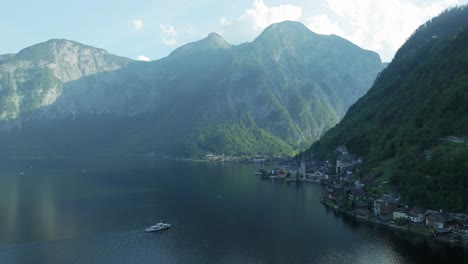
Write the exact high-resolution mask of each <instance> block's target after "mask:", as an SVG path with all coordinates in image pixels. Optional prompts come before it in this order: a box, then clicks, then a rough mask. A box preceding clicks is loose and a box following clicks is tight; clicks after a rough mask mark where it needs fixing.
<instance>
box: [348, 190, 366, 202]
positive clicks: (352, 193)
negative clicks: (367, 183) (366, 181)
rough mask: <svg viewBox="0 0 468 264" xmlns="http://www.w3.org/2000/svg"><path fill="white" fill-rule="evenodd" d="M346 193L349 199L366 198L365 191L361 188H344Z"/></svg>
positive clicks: (360, 199) (361, 199)
mask: <svg viewBox="0 0 468 264" xmlns="http://www.w3.org/2000/svg"><path fill="white" fill-rule="evenodd" d="M346 193H347V195H348V199H349V200H350V201H364V200H366V199H367V197H366V192H364V189H362V188H346Z"/></svg>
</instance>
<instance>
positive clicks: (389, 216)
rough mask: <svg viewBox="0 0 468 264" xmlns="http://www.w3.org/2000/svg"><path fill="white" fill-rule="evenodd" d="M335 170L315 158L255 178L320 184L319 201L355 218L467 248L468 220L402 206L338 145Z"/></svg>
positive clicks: (391, 190)
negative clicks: (322, 189) (322, 190)
mask: <svg viewBox="0 0 468 264" xmlns="http://www.w3.org/2000/svg"><path fill="white" fill-rule="evenodd" d="M336 151H337V154H338V156H337V158H336V162H335V163H334V166H332V162H331V161H329V160H325V161H321V160H319V159H316V158H315V157H314V156H313V155H311V156H310V157H309V158H307V159H306V158H302V160H301V163H300V166H293V165H291V164H286V165H283V166H281V167H279V168H275V169H271V170H270V169H269V170H265V169H261V170H259V171H258V172H257V173H256V175H258V176H260V177H261V178H262V179H271V180H274V181H285V182H296V183H308V182H310V183H317V184H320V185H322V186H323V188H324V195H323V197H321V199H320V202H321V203H322V204H324V205H325V206H327V207H330V208H333V209H335V210H337V211H339V212H341V213H343V214H347V215H351V216H353V217H355V218H356V219H359V220H363V221H366V222H371V223H374V224H378V225H385V226H389V227H391V228H395V229H399V230H405V231H409V232H414V233H417V234H420V235H423V236H426V237H431V238H435V239H436V240H439V241H444V242H448V243H452V244H454V245H464V246H465V247H468V215H466V214H462V213H451V212H444V211H443V210H442V209H437V210H433V209H429V208H420V207H414V206H411V205H408V204H405V203H403V201H402V200H401V196H400V194H399V193H398V190H397V189H395V188H391V187H390V186H389V182H388V181H381V180H380V179H376V177H375V176H374V175H372V174H364V175H361V173H359V172H360V168H361V164H362V158H361V157H358V156H356V155H353V154H350V153H349V152H348V150H347V149H346V147H344V146H338V147H337V149H336Z"/></svg>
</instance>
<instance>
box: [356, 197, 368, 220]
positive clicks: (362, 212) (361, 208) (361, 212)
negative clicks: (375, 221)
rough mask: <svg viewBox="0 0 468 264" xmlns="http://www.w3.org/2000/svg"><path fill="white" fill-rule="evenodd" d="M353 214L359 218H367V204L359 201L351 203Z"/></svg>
mask: <svg viewBox="0 0 468 264" xmlns="http://www.w3.org/2000/svg"><path fill="white" fill-rule="evenodd" d="M353 207H354V213H355V214H356V215H358V216H361V217H366V218H367V217H369V215H370V210H369V203H368V202H365V201H359V202H355V203H353Z"/></svg>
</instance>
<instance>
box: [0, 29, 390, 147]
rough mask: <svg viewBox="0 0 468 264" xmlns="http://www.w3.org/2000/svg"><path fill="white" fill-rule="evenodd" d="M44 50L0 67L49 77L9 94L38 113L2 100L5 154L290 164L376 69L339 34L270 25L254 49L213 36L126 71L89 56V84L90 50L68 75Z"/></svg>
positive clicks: (108, 59) (105, 57)
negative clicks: (262, 158) (286, 158)
mask: <svg viewBox="0 0 468 264" xmlns="http://www.w3.org/2000/svg"><path fill="white" fill-rule="evenodd" d="M48 43H49V44H48ZM50 43H55V41H49V42H47V43H45V44H41V45H39V47H40V48H38V47H32V48H28V49H26V50H29V49H32V50H40V52H25V51H22V52H20V53H19V54H17V55H16V56H15V57H14V58H11V59H10V60H7V61H5V62H2V63H0V67H5V69H7V68H11V67H13V66H4V65H15V67H17V68H24V67H26V66H27V65H29V64H33V65H38V66H37V67H36V68H38V69H44V68H45V69H54V71H51V70H48V71H47V72H48V75H46V74H42V75H38V74H32V75H28V77H27V78H31V77H30V76H36V77H37V79H35V82H36V83H34V84H31V85H30V86H28V88H27V89H22V90H21V89H16V90H20V92H21V91H23V90H25V91H30V93H31V94H34V95H36V96H35V97H34V98H35V100H38V101H39V102H38V103H36V102H35V101H31V100H30V101H28V103H25V102H24V100H23V101H22V102H23V103H21V104H20V103H17V101H18V100H17V99H15V98H27V96H18V97H15V93H13V92H8V93H6V95H3V96H2V97H1V98H2V100H4V102H5V103H8V104H10V105H12V107H11V108H8V109H9V110H8V111H6V110H3V112H1V116H0V117H1V118H2V119H3V120H10V121H9V122H7V124H8V125H7V126H8V127H10V128H11V129H13V130H14V131H16V132H15V134H14V137H16V140H10V143H9V146H10V147H9V148H10V149H28V150H31V149H34V151H38V152H44V153H65V152H69V153H76V152H83V153H84V152H87V151H91V152H93V153H98V152H102V153H157V154H164V155H171V156H194V155H204V153H208V152H214V153H220V154H221V153H224V154H227V155H248V156H252V155H290V154H292V153H293V152H294V151H295V150H297V149H299V148H301V147H304V146H307V145H309V144H311V143H312V142H313V141H315V140H316V139H318V138H319V137H320V136H321V135H322V134H323V133H324V132H325V131H327V130H328V129H329V128H331V127H332V126H334V125H335V124H336V123H337V122H338V121H339V120H340V119H341V118H342V117H343V115H344V114H345V113H346V111H347V109H348V107H349V106H350V105H351V104H352V103H354V102H355V101H356V100H357V99H358V98H359V97H361V96H362V95H364V94H365V93H366V92H367V90H368V89H369V87H370V86H371V84H372V83H373V81H374V79H375V76H376V75H377V74H378V73H379V72H380V71H381V69H382V63H381V61H380V58H379V56H378V55H377V54H376V53H374V52H371V51H367V50H363V49H361V48H359V47H358V46H356V45H354V44H352V43H351V42H349V41H347V40H345V39H342V38H340V37H337V36H333V35H332V36H324V35H318V34H315V33H313V32H311V31H310V30H309V29H307V28H306V27H305V26H304V25H302V24H300V23H298V22H283V23H279V24H274V25H271V26H270V27H268V28H267V29H265V31H264V32H263V33H262V34H261V35H260V36H259V37H258V38H257V39H255V40H254V41H253V42H251V43H245V44H241V45H238V46H234V45H231V44H229V43H227V42H226V41H225V40H224V39H223V38H222V37H221V36H219V35H218V34H216V33H212V34H210V35H209V36H208V37H207V38H205V39H202V40H200V41H197V42H194V43H190V44H187V45H185V46H182V47H180V48H178V49H176V50H175V51H174V52H172V53H171V54H170V55H169V56H168V57H166V58H163V59H161V60H158V61H153V62H132V63H129V60H126V59H122V58H120V57H114V56H112V55H109V54H107V53H105V51H102V50H98V51H100V52H101V53H99V54H102V55H101V56H102V60H99V61H101V63H100V64H98V65H99V67H95V69H94V68H93V69H94V70H93V71H92V72H93V74H87V73H88V72H91V71H85V72H83V71H80V70H78V69H77V65H81V64H79V63H78V62H80V61H82V60H83V59H82V56H86V54H94V53H91V51H90V50H89V51H88V53H83V52H72V53H71V54H73V58H74V59H73V60H72V61H73V62H74V63H73V64H72V65H69V61H70V60H64V61H61V60H60V58H61V57H60V56H56V55H54V54H56V52H55V51H56V50H57V48H49V47H50V45H52V44H50ZM67 43H73V42H67ZM53 45H55V46H56V45H58V44H53ZM69 45H71V44H69ZM71 46H73V47H75V46H76V47H81V46H80V45H77V44H75V43H73V45H71ZM75 49H76V48H75ZM65 50H68V49H65ZM61 52H64V51H63V50H61ZM17 57H24V58H29V59H30V60H31V62H29V61H28V63H24V62H21V61H20V60H19V59H18V58H17ZM51 57H52V58H53V59H52V58H51ZM91 57H93V56H92V55H88V58H91ZM41 61H47V62H49V61H53V62H54V63H55V64H56V65H57V66H55V67H51V66H45V65H48V64H45V63H42V64H41V63H40V62H41ZM63 63H65V64H63ZM127 64H128V65H127ZM85 65H89V64H85ZM69 68H73V69H74V71H73V73H74V74H71V76H73V77H70V78H67V77H68V72H65V73H64V72H63V71H64V70H63V69H69ZM0 69H1V68H0ZM2 72H5V70H2ZM9 72H10V75H6V74H5V73H2V75H0V80H3V82H2V83H6V85H3V86H2V87H4V88H3V90H6V89H11V90H14V89H12V88H11V87H15V86H14V85H10V84H9V82H8V81H9V80H12V81H14V82H16V83H17V84H16V86H18V83H22V78H21V76H12V73H11V72H14V71H12V70H10V71H9ZM52 73H53V74H52ZM79 73H81V75H80V74H79ZM6 76H9V77H6ZM24 83H28V82H24ZM29 83H31V82H29ZM51 87H56V88H51ZM50 89H52V90H53V91H54V93H52V94H53V96H51V95H48V94H50V93H51V92H48V91H49V90H50ZM26 95H27V93H26ZM32 110H34V111H32ZM18 120H20V122H19V121H18ZM18 128H21V129H18ZM52 128H53V129H52ZM51 130H53V131H54V132H52V133H51V132H50V131H51ZM55 133H56V134H55ZM6 138H8V137H6ZM11 142H19V143H18V144H16V145H15V144H14V143H11ZM25 142H29V143H27V144H25ZM65 146H66V147H65Z"/></svg>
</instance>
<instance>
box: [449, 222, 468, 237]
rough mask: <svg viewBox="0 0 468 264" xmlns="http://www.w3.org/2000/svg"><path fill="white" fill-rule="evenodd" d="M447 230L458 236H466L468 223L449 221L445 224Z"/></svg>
mask: <svg viewBox="0 0 468 264" xmlns="http://www.w3.org/2000/svg"><path fill="white" fill-rule="evenodd" d="M447 228H448V229H449V230H450V231H452V232H454V233H459V234H467V235H468V221H467V220H457V219H455V220H451V221H448V222H447Z"/></svg>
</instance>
